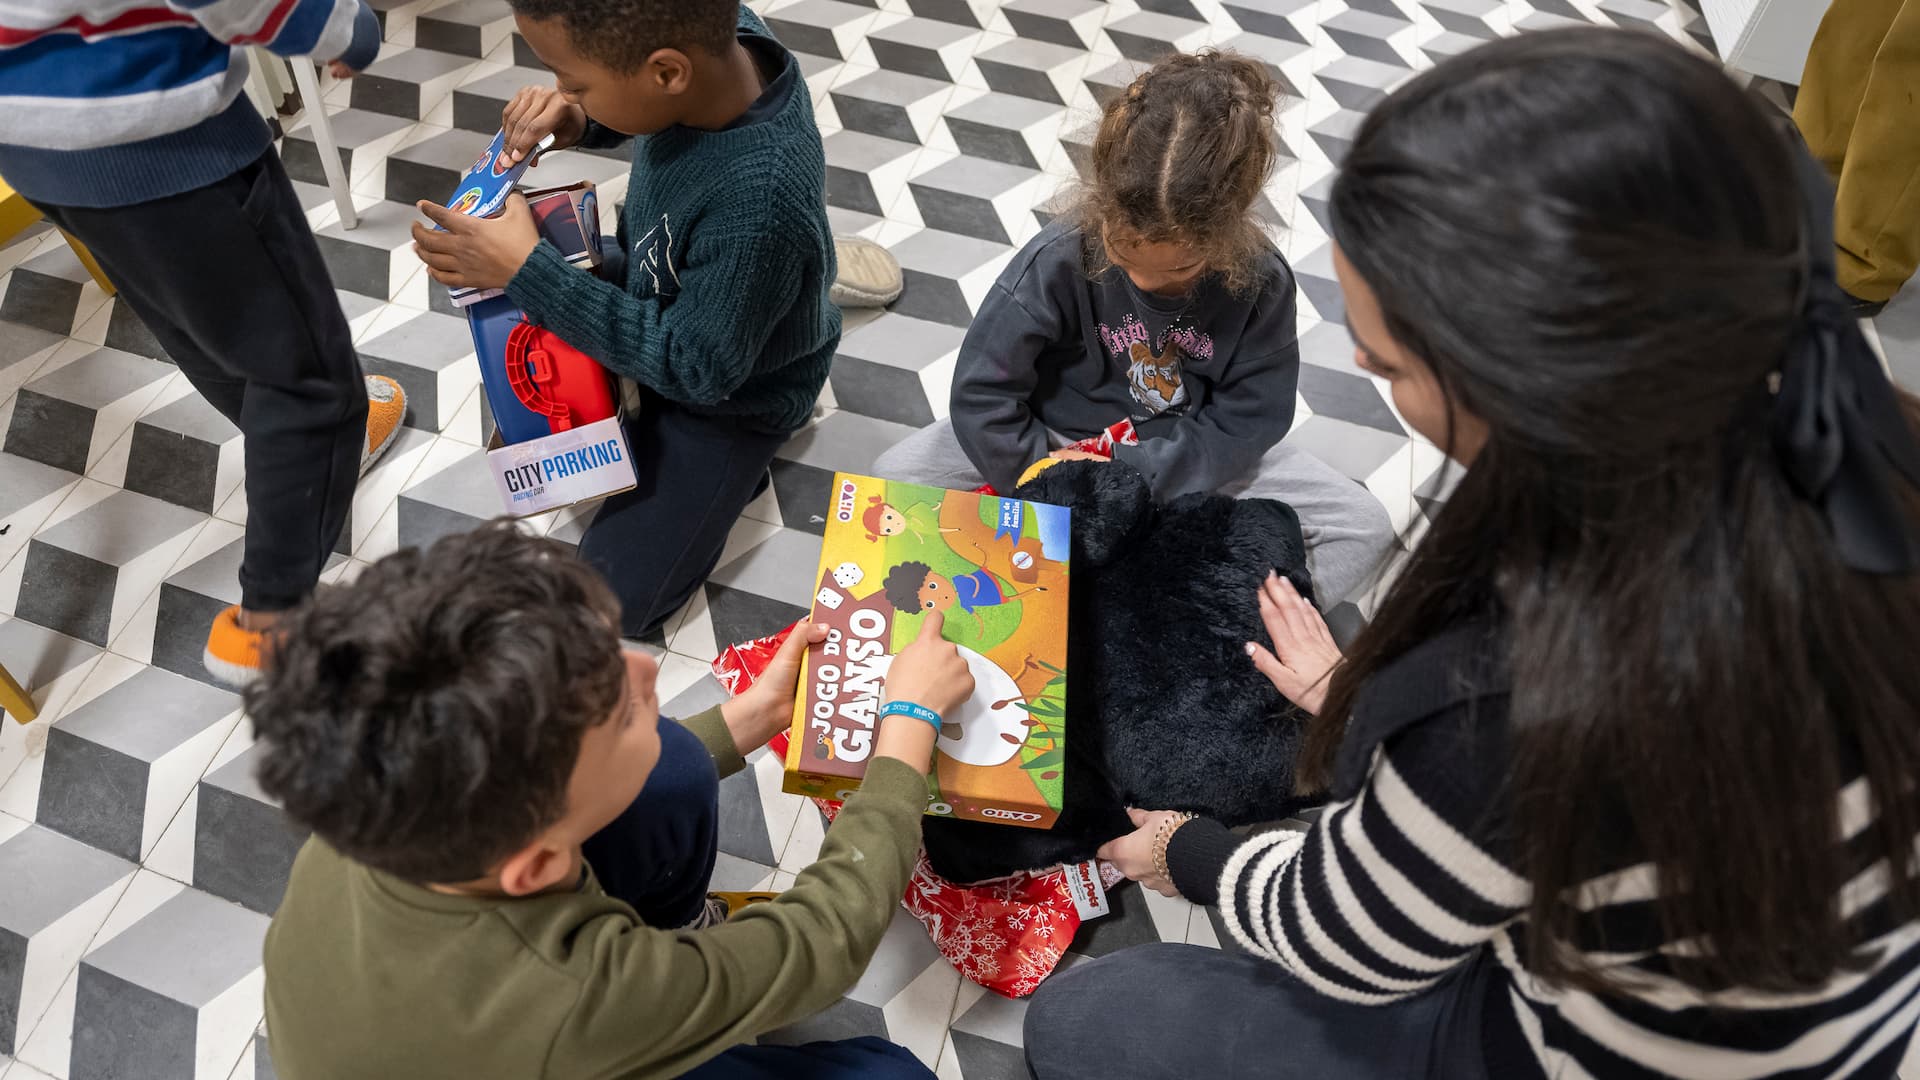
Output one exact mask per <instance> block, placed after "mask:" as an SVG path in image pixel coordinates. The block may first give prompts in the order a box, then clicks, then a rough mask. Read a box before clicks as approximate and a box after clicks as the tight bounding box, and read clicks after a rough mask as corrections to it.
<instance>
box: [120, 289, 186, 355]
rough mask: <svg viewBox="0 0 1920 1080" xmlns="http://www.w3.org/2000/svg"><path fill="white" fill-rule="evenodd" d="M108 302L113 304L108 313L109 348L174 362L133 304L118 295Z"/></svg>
mask: <svg viewBox="0 0 1920 1080" xmlns="http://www.w3.org/2000/svg"><path fill="white" fill-rule="evenodd" d="M108 302H109V303H111V304H112V305H113V311H112V312H111V313H109V314H108V315H107V339H106V346H107V348H109V349H119V350H120V351H121V352H130V353H132V354H134V355H135V356H148V357H152V358H153V359H155V360H165V361H167V362H168V363H172V362H173V358H172V357H170V356H168V355H167V350H166V348H165V346H163V345H161V344H160V339H159V338H157V337H155V336H154V334H153V331H152V330H149V329H147V324H146V323H144V322H142V321H141V320H140V316H139V314H137V313H136V312H135V311H134V310H133V305H132V304H129V303H127V302H126V300H125V299H124V298H121V297H117V296H116V297H114V298H113V299H112V300H110V301H108Z"/></svg>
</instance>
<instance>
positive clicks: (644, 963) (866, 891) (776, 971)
mask: <svg viewBox="0 0 1920 1080" xmlns="http://www.w3.org/2000/svg"><path fill="white" fill-rule="evenodd" d="M695 719H696V720H699V719H701V718H698V717H696V718H695ZM689 726H690V727H691V726H692V725H691V724H689ZM696 730H697V729H696ZM926 802H927V782H926V778H925V777H924V776H922V775H920V774H919V773H916V772H914V771H913V769H912V768H911V767H909V766H908V765H906V764H904V763H903V762H900V761H897V760H894V759H892V758H876V759H874V760H873V762H872V763H871V764H870V765H869V766H868V768H867V775H866V779H865V781H864V782H863V784H862V785H861V788H860V790H859V791H858V792H856V793H855V794H854V795H853V797H852V798H850V799H848V800H847V803H846V806H845V807H844V808H843V809H842V810H841V812H840V816H839V817H838V818H837V819H836V820H835V821H834V823H833V825H832V827H831V828H829V829H828V830H827V834H826V840H825V842H824V843H823V844H822V845H821V848H820V857H819V859H818V860H817V861H816V862H814V864H813V865H812V866H809V867H808V868H807V869H805V870H803V871H801V873H800V875H799V877H798V878H797V879H796V880H795V881H794V883H793V886H792V887H791V888H789V889H787V890H786V891H785V892H783V893H781V894H780V896H779V898H778V899H776V900H774V901H772V902H770V903H765V904H755V905H753V906H751V907H748V908H745V909H743V910H741V911H740V912H739V913H737V914H735V915H734V916H733V918H731V919H729V920H728V921H727V922H725V923H723V924H721V925H720V926H716V927H713V928H711V929H707V930H693V931H679V932H675V933H669V932H666V931H660V930H653V929H648V928H646V927H637V926H634V925H633V924H631V923H630V922H628V921H626V920H622V919H602V920H596V921H595V922H593V923H589V924H587V925H586V926H583V927H581V928H580V929H579V931H578V936H577V937H576V939H575V941H574V948H575V955H576V957H577V956H579V955H580V953H582V952H586V953H588V954H590V955H591V960H592V963H591V964H590V965H589V966H588V970H589V971H590V972H591V974H590V975H589V977H588V979H587V980H586V981H585V982H584V983H583V984H582V986H581V991H580V995H579V998H578V1000H577V1001H576V1003H575V1004H574V1007H573V1009H572V1011H571V1012H570V1013H569V1015H568V1017H567V1019H566V1021H565V1022H564V1023H563V1024H562V1025H561V1028H560V1030H559V1031H558V1033H557V1034H556V1037H555V1039H554V1043H553V1049H552V1051H551V1053H550V1054H549V1056H548V1062H547V1069H546V1075H547V1076H549V1077H567V1078H570V1080H585V1078H588V1077H605V1078H614V1077H618V1078H621V1080H640V1078H644V1077H655V1076H659V1077H671V1076H678V1075H680V1074H681V1073H682V1072H685V1071H686V1070H688V1069H690V1068H692V1067H693V1066H695V1065H698V1064H699V1063H700V1062H702V1061H705V1060H707V1059H708V1058H710V1057H713V1056H714V1055H715V1054H718V1053H720V1052H721V1051H723V1050H726V1049H727V1048H729V1047H731V1046H735V1045H739V1044H741V1043H744V1042H746V1041H748V1040H750V1039H752V1038H754V1037H755V1036H757V1035H760V1034H762V1033H764V1032H767V1031H771V1030H772V1029H774V1028H777V1027H781V1026H783V1025H785V1024H788V1023H791V1022H793V1021H794V1020H797V1019H799V1018H801V1017H804V1016H807V1015H809V1014H811V1013H813V1012H816V1011H818V1010H820V1009H822V1008H825V1007H826V1006H828V1005H830V1004H832V1003H833V1002H834V1001H836V1000H838V999H839V997H840V996H841V995H842V994H843V993H845V992H846V990H847V989H848V988H849V987H851V986H852V985H853V984H854V982H855V981H856V980H857V979H858V978H859V976H860V973H861V972H862V971H864V970H865V969H866V966H867V962H868V961H869V960H871V959H872V957H873V952H874V950H875V949H876V948H878V947H879V944H880V937H881V935H882V934H883V933H884V932H885V931H886V928H887V924H888V923H889V922H890V921H891V920H892V917H893V910H894V907H895V905H897V904H898V903H899V902H900V898H901V896H902V895H903V894H904V893H905V892H906V886H907V875H908V874H909V873H910V872H911V871H912V868H913V861H914V857H915V856H916V854H917V853H918V851H919V846H920V817H921V814H922V813H923V812H924V810H925V808H926ZM807 812H809V813H811V812H812V811H811V810H809V811H807Z"/></svg>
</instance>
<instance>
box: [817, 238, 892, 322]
mask: <svg viewBox="0 0 1920 1080" xmlns="http://www.w3.org/2000/svg"><path fill="white" fill-rule="evenodd" d="M833 254H834V258H835V259H836V260H838V261H839V263H840V275H839V276H838V277H836V278H834V279H833V287H832V288H831V289H829V290H828V291H827V295H828V296H829V297H830V298H831V299H832V300H833V302H834V303H835V304H838V305H839V306H841V307H843V308H877V307H886V306H887V305H888V304H891V303H893V302H894V301H895V300H898V299H899V298H900V290H901V289H903V288H905V287H906V281H905V278H904V277H903V276H902V275H901V273H900V260H898V259H896V258H894V257H893V253H892V252H890V251H888V250H887V249H886V248H883V247H881V246H880V245H879V244H876V243H874V242H873V241H871V240H866V239H862V238H861V237H858V236H836V237H834V238H833Z"/></svg>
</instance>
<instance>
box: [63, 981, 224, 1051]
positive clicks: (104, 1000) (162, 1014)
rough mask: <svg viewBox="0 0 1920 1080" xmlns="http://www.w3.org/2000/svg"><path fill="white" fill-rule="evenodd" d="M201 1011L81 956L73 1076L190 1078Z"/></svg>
mask: <svg viewBox="0 0 1920 1080" xmlns="http://www.w3.org/2000/svg"><path fill="white" fill-rule="evenodd" d="M199 1021H200V1014H199V1012H198V1010H196V1009H193V1008H191V1007H189V1006H187V1005H184V1004H181V1003H180V1002H177V1001H172V1000H169V999H168V998H166V997H164V996H162V995H160V994H157V993H155V992H154V991H152V990H149V989H147V988H146V987H143V986H137V985H135V984H133V983H131V982H128V981H127V980H125V979H122V978H120V977H118V976H116V975H110V974H108V973H107V972H104V971H101V970H100V969H98V968H96V967H94V966H92V965H91V964H88V963H86V962H85V961H82V962H81V964H80V979H79V985H78V987H77V989H76V995H75V999H74V1009H73V1051H72V1057H71V1058H70V1059H69V1070H70V1071H69V1073H68V1077H69V1080H132V1078H134V1077H139V1078H141V1080H174V1078H176V1077H178V1078H180V1080H191V1078H192V1077H193V1076H194V1075H195V1073H194V1055H195V1050H196V1046H195V1043H196V1040H197V1036H198V1028H199Z"/></svg>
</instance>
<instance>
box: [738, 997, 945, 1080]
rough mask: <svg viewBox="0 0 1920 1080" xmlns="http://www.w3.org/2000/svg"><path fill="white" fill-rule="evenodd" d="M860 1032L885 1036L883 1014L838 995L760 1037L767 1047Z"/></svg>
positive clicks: (857, 1035) (848, 1036) (849, 1036)
mask: <svg viewBox="0 0 1920 1080" xmlns="http://www.w3.org/2000/svg"><path fill="white" fill-rule="evenodd" d="M863 1035H874V1036H878V1037H879V1038H882V1039H884V1038H886V1037H887V1018H886V1015H885V1014H884V1013H882V1012H881V1011H880V1010H879V1009H877V1008H875V1007H874V1006H872V1005H868V1004H866V1003H864V1002H859V1001H855V1000H853V999H852V998H841V999H840V1000H839V1001H836V1002H834V1003H833V1004H831V1005H829V1006H827V1007H826V1008H824V1009H822V1010H820V1011H819V1012H817V1013H814V1014H813V1015H812V1016H809V1017H807V1018H806V1019H805V1020H801V1021H799V1022H797V1023H793V1024H788V1025H787V1026H786V1027H783V1028H777V1029H775V1030H773V1031H769V1032H767V1033H766V1034H765V1035H762V1036H760V1041H761V1042H763V1043H766V1044H768V1045H770V1046H800V1045H803V1044H805V1043H810V1042H837V1041H839V1040H841V1039H857V1038H860V1037H861V1036H863ZM968 1080H972V1078H971V1077H969V1078H968Z"/></svg>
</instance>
